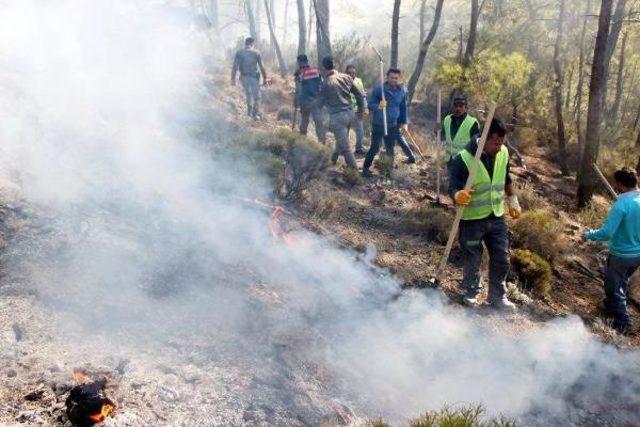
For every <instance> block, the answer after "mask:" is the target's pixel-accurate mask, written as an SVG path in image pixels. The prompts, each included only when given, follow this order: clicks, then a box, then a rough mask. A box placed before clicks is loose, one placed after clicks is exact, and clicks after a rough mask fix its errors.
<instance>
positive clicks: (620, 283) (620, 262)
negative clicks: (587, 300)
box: [584, 168, 640, 334]
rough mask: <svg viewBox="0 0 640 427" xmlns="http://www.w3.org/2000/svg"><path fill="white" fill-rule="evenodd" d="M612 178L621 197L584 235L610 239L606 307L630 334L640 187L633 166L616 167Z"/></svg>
mask: <svg viewBox="0 0 640 427" xmlns="http://www.w3.org/2000/svg"><path fill="white" fill-rule="evenodd" d="M613 178H614V180H615V183H614V188H615V190H616V191H617V192H618V194H619V196H618V200H616V202H615V203H614V204H613V206H612V208H611V211H610V212H609V215H607V218H606V219H605V221H604V223H603V224H602V227H600V228H599V229H597V230H591V231H587V232H586V233H585V234H584V238H585V239H587V240H599V241H608V242H609V257H608V259H607V269H606V273H605V280H604V293H605V299H604V307H605V309H606V310H607V311H608V312H609V313H610V314H611V315H612V317H613V327H614V328H615V329H617V330H618V331H619V332H621V333H623V334H627V333H631V332H632V327H633V325H632V323H631V318H630V317H629V313H628V312H627V292H628V290H629V278H630V277H631V275H632V274H633V273H634V272H635V271H636V270H637V269H638V267H640V191H638V175H637V173H636V171H635V170H633V169H631V168H625V169H620V170H617V171H616V172H615V173H614V175H613Z"/></svg>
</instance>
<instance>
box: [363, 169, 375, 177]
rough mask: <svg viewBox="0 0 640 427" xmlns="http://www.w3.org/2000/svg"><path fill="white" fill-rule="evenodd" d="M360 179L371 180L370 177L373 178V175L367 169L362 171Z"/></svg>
mask: <svg viewBox="0 0 640 427" xmlns="http://www.w3.org/2000/svg"><path fill="white" fill-rule="evenodd" d="M362 177H363V178H371V177H373V174H372V173H371V171H370V170H369V169H362Z"/></svg>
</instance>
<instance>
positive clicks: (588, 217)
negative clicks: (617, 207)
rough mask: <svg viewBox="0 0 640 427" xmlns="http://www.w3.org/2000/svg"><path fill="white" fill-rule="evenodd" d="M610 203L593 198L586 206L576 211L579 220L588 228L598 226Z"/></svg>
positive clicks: (605, 215)
mask: <svg viewBox="0 0 640 427" xmlns="http://www.w3.org/2000/svg"><path fill="white" fill-rule="evenodd" d="M609 209H610V205H609V204H608V203H606V202H604V201H600V200H596V199H593V200H591V203H589V205H588V206H587V207H586V208H583V209H582V210H581V211H580V212H579V213H578V218H579V219H580V222H581V223H582V224H584V225H585V226H586V227H589V228H590V229H596V228H599V227H600V226H601V225H602V223H603V222H604V219H605V218H606V217H607V214H608V213H609Z"/></svg>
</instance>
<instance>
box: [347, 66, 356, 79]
mask: <svg viewBox="0 0 640 427" xmlns="http://www.w3.org/2000/svg"><path fill="white" fill-rule="evenodd" d="M344 72H345V73H347V74H349V75H350V76H351V78H352V79H355V78H356V76H357V75H358V73H357V70H356V66H355V65H347V68H346V69H345V70H344Z"/></svg>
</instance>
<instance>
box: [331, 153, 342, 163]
mask: <svg viewBox="0 0 640 427" xmlns="http://www.w3.org/2000/svg"><path fill="white" fill-rule="evenodd" d="M339 156H340V155H339V154H338V153H333V154H331V163H333V165H334V166H335V165H336V164H337V163H338V157H339Z"/></svg>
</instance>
